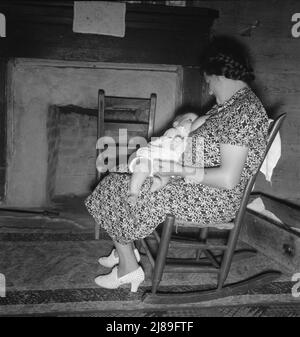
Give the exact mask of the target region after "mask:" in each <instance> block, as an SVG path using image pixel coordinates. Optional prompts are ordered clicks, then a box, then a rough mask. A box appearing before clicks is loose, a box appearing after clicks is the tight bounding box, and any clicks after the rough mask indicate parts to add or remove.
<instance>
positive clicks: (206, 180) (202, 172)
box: [154, 144, 248, 189]
mask: <svg viewBox="0 0 300 337" xmlns="http://www.w3.org/2000/svg"><path fill="white" fill-rule="evenodd" d="M220 150H221V165H220V166H219V167H211V168H201V167H196V168H195V167H191V166H182V165H180V164H179V163H175V162H168V161H158V160H157V161H155V165H154V169H155V171H156V172H157V173H159V174H160V175H163V176H164V175H167V176H174V175H179V176H182V177H188V178H191V179H192V180H193V181H195V182H197V183H201V184H204V185H209V186H213V187H217V188H222V189H232V188H234V187H235V186H236V185H237V184H238V183H239V182H240V178H241V173H242V170H243V167H244V165H245V162H246V159H247V155H248V147H246V146H237V145H229V144H221V147H220Z"/></svg>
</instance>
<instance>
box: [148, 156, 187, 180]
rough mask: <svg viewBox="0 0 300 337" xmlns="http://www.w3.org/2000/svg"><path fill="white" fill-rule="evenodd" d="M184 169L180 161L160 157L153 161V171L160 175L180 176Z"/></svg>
mask: <svg viewBox="0 0 300 337" xmlns="http://www.w3.org/2000/svg"><path fill="white" fill-rule="evenodd" d="M183 171H184V167H183V166H182V165H181V164H180V163H179V162H175V161H168V160H160V159H154V161H153V172H154V173H157V174H159V175H160V176H175V175H179V176H180V175H182V173H183Z"/></svg>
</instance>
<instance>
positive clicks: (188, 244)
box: [171, 239, 227, 250]
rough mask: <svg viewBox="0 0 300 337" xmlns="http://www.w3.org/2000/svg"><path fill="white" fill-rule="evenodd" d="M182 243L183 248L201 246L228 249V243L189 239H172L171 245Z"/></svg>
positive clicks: (203, 247)
mask: <svg viewBox="0 0 300 337" xmlns="http://www.w3.org/2000/svg"><path fill="white" fill-rule="evenodd" d="M173 245H180V246H181V247H182V248H200V249H210V250H211V249H218V250H226V249H227V246H226V245H216V244H213V243H201V242H199V241H195V240H193V241H188V240H179V239H172V241H171V246H173Z"/></svg>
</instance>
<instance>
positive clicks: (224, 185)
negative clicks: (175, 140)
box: [86, 43, 268, 291]
mask: <svg viewBox="0 0 300 337" xmlns="http://www.w3.org/2000/svg"><path fill="white" fill-rule="evenodd" d="M216 46H217V47H216ZM203 71H204V77H205V80H206V82H207V84H208V89H209V93H210V95H213V96H214V97H215V99H216V102H217V104H216V105H215V106H214V107H213V108H212V109H211V110H210V111H209V112H208V115H209V118H208V119H207V120H206V122H205V123H204V124H203V125H202V126H200V127H199V128H198V129H196V130H194V131H193V132H192V133H191V134H190V137H191V138H192V146H191V147H189V149H190V150H188V151H187V152H186V153H184V156H183V160H182V163H181V164H179V163H176V164H175V163H173V166H172V170H170V163H169V162H164V161H160V162H156V163H155V171H156V172H157V174H159V175H162V176H163V175H167V176H170V177H171V178H170V180H169V182H168V184H167V185H166V186H165V187H163V188H162V189H160V190H158V191H156V192H153V193H151V192H150V190H149V189H150V185H151V180H150V178H148V179H147V180H146V182H145V183H144V185H143V187H142V189H141V192H140V195H139V198H138V200H137V202H136V204H135V205H134V206H128V203H127V202H126V198H127V197H128V193H129V192H128V191H129V182H130V175H129V174H124V173H123V174H120V173H112V174H109V175H108V176H107V177H106V178H104V179H103V180H102V181H101V182H100V183H99V185H98V186H97V188H96V189H95V191H94V192H93V193H92V194H91V195H90V196H89V197H88V198H87V200H86V207H87V209H88V210H89V212H90V213H91V214H92V216H93V217H94V218H95V220H96V221H97V222H98V223H99V224H100V225H101V226H102V227H103V228H104V229H105V230H106V231H107V232H108V234H109V235H110V237H111V238H112V240H113V242H114V246H115V248H116V249H114V250H113V251H112V253H111V254H110V255H109V256H108V257H104V258H101V259H100V260H99V262H100V263H101V264H102V265H105V266H107V267H111V268H112V267H114V268H113V269H112V271H111V273H110V274H107V275H101V276H99V277H97V278H96V279H95V282H96V283H97V284H98V285H99V286H101V287H104V288H109V289H115V288H118V287H119V286H120V285H121V284H125V283H130V284H131V291H137V289H138V287H139V285H140V283H141V282H142V281H143V280H144V277H145V276H144V272H143V269H142V268H141V267H140V265H139V264H138V262H139V258H140V257H139V254H138V251H137V250H136V249H134V246H133V242H134V240H138V239H141V238H144V237H147V236H149V235H150V234H151V233H152V232H153V230H154V229H155V228H156V227H157V226H158V225H159V224H160V223H162V222H163V221H164V219H165V216H166V214H167V213H171V214H173V215H175V216H176V217H178V218H180V219H182V220H186V221H193V222H197V223H200V225H201V226H207V225H212V224H214V223H221V222H229V221H231V220H232V219H233V218H234V217H235V213H236V211H237V210H238V208H239V205H240V200H241V197H242V194H243V190H244V187H245V185H246V183H247V181H248V179H249V178H250V177H251V175H252V174H254V172H255V171H256V170H257V168H258V165H259V163H260V161H261V159H262V156H263V154H264V151H265V148H266V137H267V130H268V117H267V114H266V112H265V110H264V108H263V106H262V104H261V102H260V101H259V99H258V98H257V97H256V96H255V94H254V93H253V92H252V90H251V89H250V88H249V86H248V83H249V82H250V81H252V80H253V79H254V75H253V70H252V68H251V67H250V65H249V62H248V60H247V58H246V56H245V55H244V52H243V51H242V50H240V49H237V46H236V45H233V46H232V48H230V45H229V44H228V43H227V44H226V47H224V45H223V46H220V45H216V44H215V45H214V48H212V49H210V51H209V53H208V55H207V57H206V59H205V61H204V63H203ZM203 140H204V142H203ZM202 154H204V156H202ZM203 160H204V168H203V165H202V164H203ZM201 166H202V167H201ZM186 178H187V179H186Z"/></svg>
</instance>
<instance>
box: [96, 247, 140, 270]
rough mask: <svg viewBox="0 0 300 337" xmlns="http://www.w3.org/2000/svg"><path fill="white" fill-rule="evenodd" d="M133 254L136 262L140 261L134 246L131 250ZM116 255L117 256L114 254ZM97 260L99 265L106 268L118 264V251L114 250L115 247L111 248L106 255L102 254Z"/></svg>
mask: <svg viewBox="0 0 300 337" xmlns="http://www.w3.org/2000/svg"><path fill="white" fill-rule="evenodd" d="M133 252H134V255H135V257H136V260H137V262H140V261H141V256H140V253H139V251H138V250H137V249H136V248H135V249H134V250H133ZM116 255H117V256H116ZM98 262H99V263H100V264H101V266H103V267H107V268H112V267H114V266H115V265H117V264H119V256H118V253H117V252H116V250H115V249H113V250H112V252H111V253H110V254H109V255H108V256H103V257H100V259H99V260H98Z"/></svg>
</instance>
